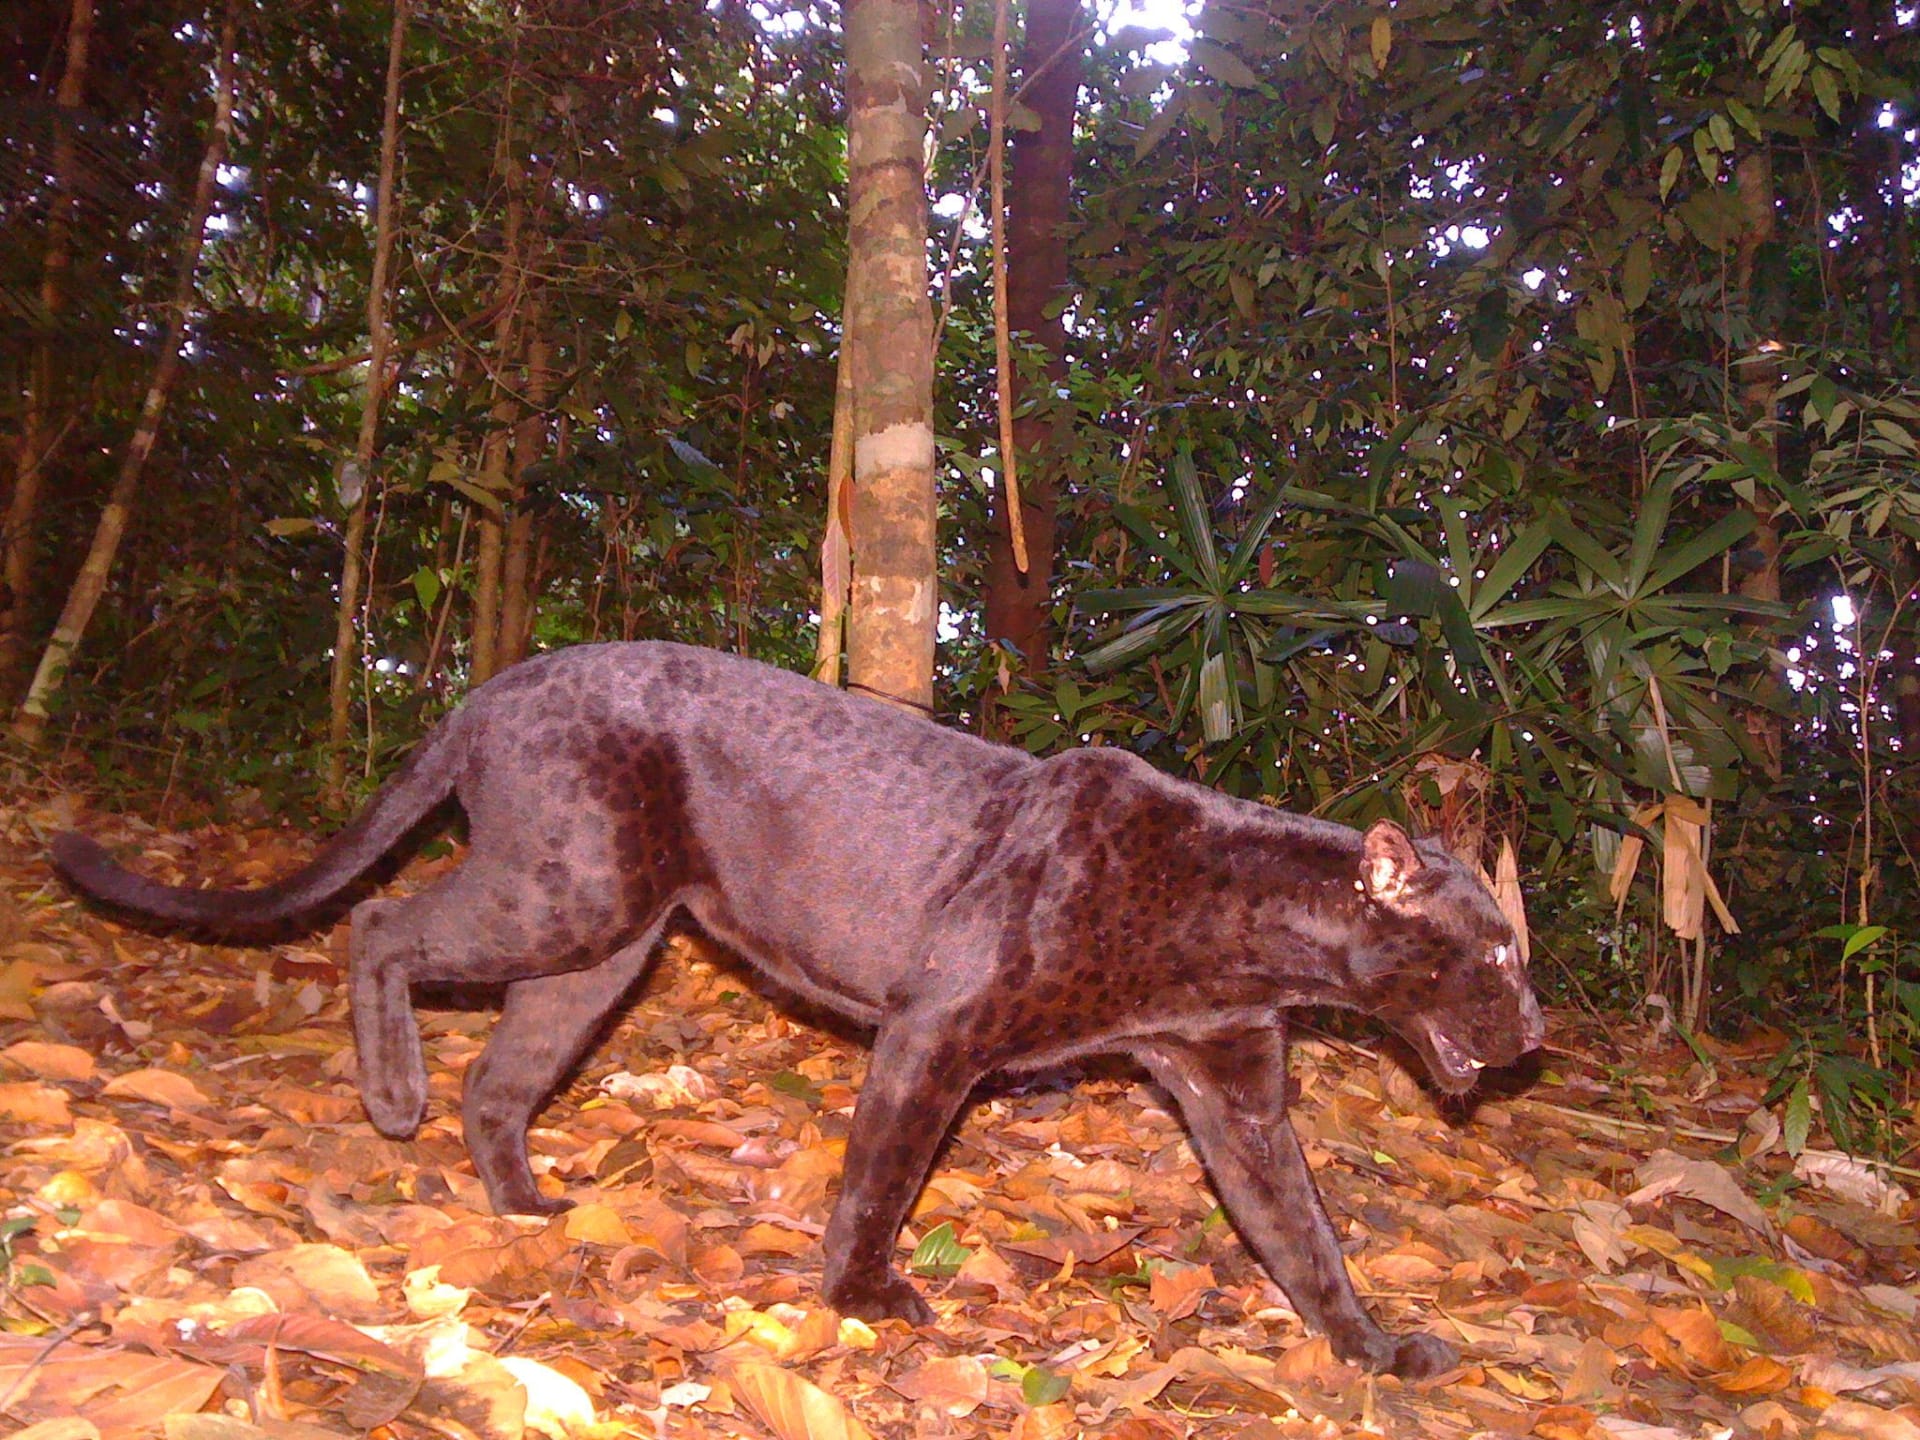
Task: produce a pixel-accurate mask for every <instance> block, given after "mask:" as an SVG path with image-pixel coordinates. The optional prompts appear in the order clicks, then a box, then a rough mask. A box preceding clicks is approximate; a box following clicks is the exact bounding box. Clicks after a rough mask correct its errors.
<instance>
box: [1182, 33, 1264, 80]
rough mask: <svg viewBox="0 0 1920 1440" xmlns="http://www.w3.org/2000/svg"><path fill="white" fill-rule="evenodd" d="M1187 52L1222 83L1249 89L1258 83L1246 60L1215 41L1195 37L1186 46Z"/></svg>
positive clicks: (1256, 76)
mask: <svg viewBox="0 0 1920 1440" xmlns="http://www.w3.org/2000/svg"><path fill="white" fill-rule="evenodd" d="M1187 53H1188V54H1189V55H1191V56H1193V58H1194V60H1195V61H1197V62H1198V63H1199V66H1200V68H1201V69H1202V70H1204V71H1206V72H1207V74H1209V75H1211V76H1212V77H1213V78H1214V79H1216V80H1218V81H1219V82H1220V83H1221V84H1222V85H1231V86H1233V87H1234V88H1235V89H1236V90H1251V89H1253V88H1255V87H1256V86H1258V85H1259V84H1260V77H1259V76H1258V75H1256V74H1254V73H1253V70H1252V67H1250V66H1249V65H1248V64H1247V62H1246V61H1244V60H1242V59H1241V58H1240V57H1239V56H1238V55H1236V54H1234V53H1233V52H1232V51H1231V50H1229V49H1227V47H1226V46H1224V45H1221V44H1218V43H1217V42H1215V41H1212V40H1198V39H1196V40H1194V41H1193V42H1192V43H1191V44H1190V45H1189V46H1188V47H1187Z"/></svg>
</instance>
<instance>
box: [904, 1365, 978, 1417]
mask: <svg viewBox="0 0 1920 1440" xmlns="http://www.w3.org/2000/svg"><path fill="white" fill-rule="evenodd" d="M887 1383H888V1384H889V1385H891V1386H892V1387H893V1388H894V1389H895V1390H898V1391H899V1392H900V1393H901V1394H902V1395H904V1396H906V1397H907V1398H908V1399H909V1400H918V1401H920V1402H921V1403H922V1404H923V1405H932V1406H935V1407H936V1408H938V1409H939V1410H940V1411H941V1412H942V1413H943V1414H947V1415H952V1416H956V1417H957V1416H961V1415H971V1414H972V1413H973V1412H974V1411H975V1410H977V1409H979V1408H980V1406H981V1404H983V1403H984V1402H985V1400H986V1398H987V1367H986V1366H985V1365H983V1364H981V1363H980V1361H979V1360H978V1359H977V1358H976V1357H975V1356H972V1355H952V1356H945V1357H942V1358H941V1359H938V1360H929V1361H928V1362H927V1363H926V1364H924V1365H919V1366H916V1367H915V1368H914V1369H912V1370H909V1371H908V1372H907V1373H906V1374H904V1375H899V1376H895V1377H894V1378H893V1379H890V1380H889V1381H887Z"/></svg>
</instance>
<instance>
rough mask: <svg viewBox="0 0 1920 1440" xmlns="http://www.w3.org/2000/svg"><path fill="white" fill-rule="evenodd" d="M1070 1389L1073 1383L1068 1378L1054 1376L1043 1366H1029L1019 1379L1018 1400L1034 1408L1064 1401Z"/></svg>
mask: <svg viewBox="0 0 1920 1440" xmlns="http://www.w3.org/2000/svg"><path fill="white" fill-rule="evenodd" d="M1072 1388H1073V1382H1072V1381H1071V1380H1070V1379H1068V1377H1066V1376H1065V1375H1058V1374H1055V1373H1054V1372H1053V1371H1051V1370H1049V1369H1047V1367H1046V1366H1044V1365H1029V1366H1028V1367H1027V1373H1026V1374H1024V1375H1022V1376H1021V1377H1020V1398H1021V1399H1022V1400H1024V1401H1026V1403H1027V1404H1029V1405H1032V1406H1035V1407H1038V1406H1041V1405H1051V1404H1053V1403H1054V1401H1056V1400H1063V1399H1065V1398H1066V1395H1067V1392H1068V1391H1069V1390H1071V1389H1072Z"/></svg>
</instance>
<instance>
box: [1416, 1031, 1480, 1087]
mask: <svg viewBox="0 0 1920 1440" xmlns="http://www.w3.org/2000/svg"><path fill="white" fill-rule="evenodd" d="M1421 1028H1422V1029H1423V1030H1424V1031H1425V1032H1426V1037H1427V1051H1428V1054H1427V1059H1428V1063H1429V1065H1430V1066H1431V1067H1432V1070H1433V1077H1434V1079H1436V1080H1438V1081H1439V1082H1440V1084H1441V1085H1442V1086H1444V1087H1445V1088H1446V1089H1448V1090H1452V1091H1456V1092H1459V1091H1465V1090H1471V1089H1472V1088H1473V1085H1474V1082H1475V1081H1476V1080H1478V1079H1479V1078H1480V1072H1481V1071H1482V1070H1484V1069H1486V1068H1487V1062H1486V1061H1484V1060H1481V1059H1478V1058H1476V1057H1475V1056H1472V1055H1469V1054H1468V1053H1467V1052H1466V1051H1465V1050H1462V1049H1461V1048H1460V1047H1459V1046H1458V1045H1456V1044H1455V1043H1454V1042H1453V1039H1452V1037H1450V1036H1449V1035H1447V1033H1446V1032H1445V1031H1443V1030H1442V1029H1441V1028H1440V1027H1439V1026H1438V1025H1436V1024H1434V1023H1433V1021H1431V1020H1428V1021H1426V1022H1425V1023H1424V1024H1423V1025H1422V1027H1421Z"/></svg>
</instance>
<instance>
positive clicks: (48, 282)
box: [0, 0, 93, 689]
mask: <svg viewBox="0 0 1920 1440" xmlns="http://www.w3.org/2000/svg"><path fill="white" fill-rule="evenodd" d="M92 38H93V0H73V3H72V6H71V9H70V10H69V12H68V15H67V55H66V64H65V66H64V67H63V68H62V70H61V72H60V88H59V90H58V91H57V92H56V93H55V96H54V112H55V115H54V132H53V195H52V198H51V200H50V202H49V204H48V206H47V232H46V234H47V247H46V254H45V256H44V258H43V259H42V260H41V262H40V316H39V321H38V323H39V326H40V329H41V333H40V337H39V338H38V339H37V340H35V341H34V345H33V354H32V357H31V358H30V359H29V361H28V365H27V395H26V407H25V413H24V414H23V415H22V416H21V421H20V438H19V444H18V446H17V448H16V449H15V451H14V457H13V493H12V494H11V495H10V496H8V498H7V518H6V532H5V540H4V544H5V551H6V553H5V558H4V560H3V561H0V583H3V584H4V591H3V593H0V685H5V686H7V687H9V689H10V688H11V686H12V683H13V680H14V672H15V671H16V670H17V669H18V668H19V665H20V661H21V657H22V655H23V653H24V650H25V647H26V642H27V625H28V624H29V620H28V604H27V601H28V599H29V597H30V596H31V595H32V593H33V580H34V564H33V557H34V548H35V541H36V540H37V539H38V535H39V521H40V513H39V512H40V492H41V490H42V489H43V488H44V487H45V484H46V474H47V465H48V462H49V461H51V460H52V459H53V455H54V452H55V451H56V450H58V449H59V447H60V440H61V435H62V428H61V426H60V424H59V422H58V421H57V420H56V419H55V404H54V397H55V394H56V393H57V391H58V390H59V388H60V369H61V367H60V364H59V360H58V347H57V344H56V331H57V330H58V328H59V325H60V318H61V315H62V314H63V313H64V312H65V310H66V308H67V290H68V279H69V277H70V276H71V274H72V272H73V220H74V213H75V209H76V206H77V195H76V190H75V181H76V177H75V174H74V167H75V164H76V146H75V144H74V137H75V132H76V130H77V128H78V126H79V123H80V108H81V101H82V100H83V99H84V98H85V95H86V83H87V55H88V51H89V49H90V46H91V42H92Z"/></svg>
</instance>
